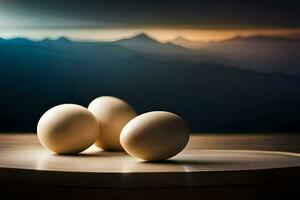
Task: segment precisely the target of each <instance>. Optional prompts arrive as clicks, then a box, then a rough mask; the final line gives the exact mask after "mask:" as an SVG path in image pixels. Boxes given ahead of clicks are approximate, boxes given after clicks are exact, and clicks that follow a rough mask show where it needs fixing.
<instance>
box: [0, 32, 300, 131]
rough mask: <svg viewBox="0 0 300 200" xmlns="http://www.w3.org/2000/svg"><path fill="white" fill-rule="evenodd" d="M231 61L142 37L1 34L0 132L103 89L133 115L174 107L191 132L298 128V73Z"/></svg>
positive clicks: (30, 125)
mask: <svg viewBox="0 0 300 200" xmlns="http://www.w3.org/2000/svg"><path fill="white" fill-rule="evenodd" d="M255 41H256V40H255ZM227 42H229V44H232V41H231V42H230V41H227ZM224 43H226V42H225V41H224ZM240 43H241V41H238V44H240ZM246 43H247V44H249V43H248V40H247V42H246ZM263 43H266V44H268V42H265V40H264V42H263ZM284 44H285V43H284ZM243 45H244V44H243ZM221 46H222V45H221ZM275 46H276V45H275ZM222 47H223V46H222ZM214 48H215V49H221V47H218V46H216V47H214ZM214 48H213V47H211V49H214ZM229 49H230V48H229ZM232 50H235V48H232ZM261 51H262V50H261ZM221 52H223V50H222V51H221ZM214 58H216V59H214ZM191 60H192V61H191ZM229 63H230V62H227V61H226V60H225V59H224V63H222V59H219V58H217V56H216V57H214V54H213V52H207V51H204V50H196V51H195V50H191V49H186V48H183V47H179V46H177V45H173V44H170V43H167V44H164V43H159V42H157V41H155V40H153V39H151V38H149V37H147V36H146V35H139V36H137V37H133V38H131V39H130V38H129V39H126V40H121V41H116V42H110V43H107V42H102V43H99V42H74V41H70V40H68V39H67V38H60V39H58V40H43V41H38V42H35V41H30V40H27V39H23V38H15V39H10V40H4V39H0V90H1V93H2V95H1V99H0V102H1V105H2V107H1V112H0V120H1V123H0V131H35V128H36V123H37V121H38V119H39V117H40V116H41V115H42V114H43V112H45V111H46V110H47V109H49V108H51V107H52V106H54V105H57V104H61V103H71V102H73V103H79V104H82V105H85V106H87V105H88V103H89V102H90V101H91V100H92V99H93V98H95V97H98V96H102V95H113V96H118V97H120V98H123V99H125V100H127V101H128V102H129V103H130V104H131V105H132V106H133V107H134V108H135V109H136V110H137V112H138V113H143V112H147V111H152V110H168V111H172V112H175V113H178V114H179V115H181V116H182V117H183V118H184V119H185V120H187V122H188V123H189V125H190V126H191V128H192V130H193V131H205V132H231V131H235V132H236V131H238V132H240V131H242V132H248V131H299V130H300V124H299V116H298V113H299V112H300V104H299V102H300V90H299V87H300V78H298V77H293V76H286V75H280V74H276V73H269V72H268V73H256V72H255V70H252V69H251V70H248V68H242V67H241V66H239V65H237V66H235V65H229Z"/></svg>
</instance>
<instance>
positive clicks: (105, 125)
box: [88, 96, 137, 151]
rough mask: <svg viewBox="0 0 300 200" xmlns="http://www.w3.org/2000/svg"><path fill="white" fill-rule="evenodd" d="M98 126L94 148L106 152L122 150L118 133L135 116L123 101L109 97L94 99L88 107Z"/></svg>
mask: <svg viewBox="0 0 300 200" xmlns="http://www.w3.org/2000/svg"><path fill="white" fill-rule="evenodd" d="M88 110H89V111H91V112H92V113H93V114H94V116H95V117H96V119H97V121H98V124H99V126H100V132H99V136H98V139H97V140H96V143H95V144H96V146H98V147H100V148H101V149H103V150H107V151H120V150H123V148H122V146H121V144H120V133H121V130H122V128H123V127H124V126H125V124H126V123H127V122H128V121H130V120H131V119H133V118H134V117H136V116H137V114H136V112H135V111H134V110H133V108H132V107H131V106H130V105H129V104H128V103H126V102H125V101H123V100H121V99H119V98H116V97H111V96H102V97H98V98H96V99H94V100H93V101H92V102H91V103H90V104H89V106H88Z"/></svg>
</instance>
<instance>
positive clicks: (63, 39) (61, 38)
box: [56, 36, 71, 42]
mask: <svg viewBox="0 0 300 200" xmlns="http://www.w3.org/2000/svg"><path fill="white" fill-rule="evenodd" d="M56 41H57V42H71V41H70V40H69V38H67V37H65V36H61V37H59V38H58V39H57V40H56Z"/></svg>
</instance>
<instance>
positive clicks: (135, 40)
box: [116, 33, 161, 44]
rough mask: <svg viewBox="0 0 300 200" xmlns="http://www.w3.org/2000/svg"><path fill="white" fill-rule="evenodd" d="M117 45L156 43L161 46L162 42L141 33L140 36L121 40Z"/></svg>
mask: <svg viewBox="0 0 300 200" xmlns="http://www.w3.org/2000/svg"><path fill="white" fill-rule="evenodd" d="M116 42H117V43H121V44H122V43H128V42H130V43H143V44H145V43H156V44H161V43H160V42H158V41H157V40H155V39H154V38H152V37H151V36H149V35H147V34H145V33H140V34H138V35H135V36H133V37H130V38H125V39H121V40H118V41H116Z"/></svg>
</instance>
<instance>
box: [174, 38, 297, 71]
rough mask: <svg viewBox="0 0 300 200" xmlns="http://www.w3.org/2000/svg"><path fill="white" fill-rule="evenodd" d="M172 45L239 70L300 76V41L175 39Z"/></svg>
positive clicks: (271, 39) (270, 39) (288, 39)
mask: <svg viewBox="0 0 300 200" xmlns="http://www.w3.org/2000/svg"><path fill="white" fill-rule="evenodd" d="M172 43H174V44H176V45H179V46H183V47H186V48H190V49H194V50H198V51H205V52H207V53H208V54H209V55H212V57H219V58H223V59H224V60H226V61H227V63H228V64H229V65H232V66H235V67H237V68H239V69H245V70H251V71H255V72H265V73H280V74H286V75H290V76H300V67H299V66H300V59H299V56H300V38H297V37H295V38H294V39H291V38H282V37H265V36H252V37H236V38H232V39H229V40H224V41H218V42H214V41H212V42H193V41H189V40H187V39H185V38H176V39H175V40H174V41H172ZM224 60H223V61H224ZM223 61H222V59H221V62H223Z"/></svg>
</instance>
